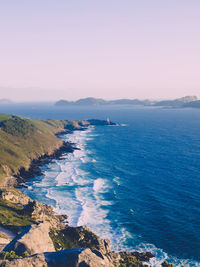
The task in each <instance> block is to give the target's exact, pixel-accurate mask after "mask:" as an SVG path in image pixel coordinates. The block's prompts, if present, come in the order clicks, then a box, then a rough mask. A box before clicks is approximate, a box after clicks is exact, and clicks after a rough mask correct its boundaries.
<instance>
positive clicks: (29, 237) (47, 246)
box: [4, 222, 55, 255]
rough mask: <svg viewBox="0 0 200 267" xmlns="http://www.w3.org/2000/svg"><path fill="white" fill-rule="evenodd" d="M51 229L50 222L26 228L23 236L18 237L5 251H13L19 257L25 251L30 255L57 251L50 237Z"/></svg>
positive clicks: (22, 233)
mask: <svg viewBox="0 0 200 267" xmlns="http://www.w3.org/2000/svg"><path fill="white" fill-rule="evenodd" d="M49 228H50V224H49V223H48V222H44V223H40V224H34V225H31V226H27V227H25V229H24V230H23V231H22V232H21V234H19V235H17V236H16V237H15V238H14V239H13V240H12V241H11V242H10V243H9V244H8V245H7V246H6V247H5V248H4V251H12V250H13V251H15V253H16V254H17V255H23V254H24V252H25V251H27V252H28V253H29V254H30V255H33V254H36V253H41V252H44V251H45V252H50V251H51V252H52V251H55V249H54V245H53V242H52V240H51V238H50V237H49Z"/></svg>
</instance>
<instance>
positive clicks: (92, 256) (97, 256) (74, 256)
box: [0, 248, 113, 267]
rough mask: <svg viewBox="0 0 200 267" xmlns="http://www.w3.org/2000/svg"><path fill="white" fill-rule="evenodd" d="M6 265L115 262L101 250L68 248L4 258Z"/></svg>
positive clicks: (102, 265) (83, 266) (94, 266)
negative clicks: (8, 258)
mask: <svg viewBox="0 0 200 267" xmlns="http://www.w3.org/2000/svg"><path fill="white" fill-rule="evenodd" d="M0 264H1V266H2V265H3V264H5V265H6V267H7V266H8V267H27V266H29V267H33V266H34V267H35V266H37V267H44V266H51V267H58V266H62V267H78V266H80V267H113V264H112V263H111V262H109V260H108V259H107V258H106V257H105V256H104V255H102V254H101V253H100V252H99V251H95V250H94V251H92V250H90V249H89V248H86V249H80V248H79V249H67V250H62V251H58V252H45V253H41V254H37V255H33V256H31V257H26V258H24V259H15V260H12V261H9V260H2V261H0Z"/></svg>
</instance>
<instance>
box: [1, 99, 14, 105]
mask: <svg viewBox="0 0 200 267" xmlns="http://www.w3.org/2000/svg"><path fill="white" fill-rule="evenodd" d="M12 103H13V102H12V101H11V100H9V99H0V105H8V104H12Z"/></svg>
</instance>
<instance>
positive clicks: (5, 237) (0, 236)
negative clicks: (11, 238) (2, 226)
mask: <svg viewBox="0 0 200 267" xmlns="http://www.w3.org/2000/svg"><path fill="white" fill-rule="evenodd" d="M0 238H4V239H8V237H7V235H5V234H4V233H2V232H0Z"/></svg>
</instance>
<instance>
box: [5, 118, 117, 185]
mask: <svg viewBox="0 0 200 267" xmlns="http://www.w3.org/2000/svg"><path fill="white" fill-rule="evenodd" d="M106 124H108V122H107V121H100V120H88V121H80V120H79V121H72V120H62V121H61V120H43V121H41V120H31V119H27V118H23V117H19V116H12V115H5V114H0V151H1V153H0V185H3V183H4V182H5V177H12V176H13V175H17V174H19V171H21V170H22V169H24V171H26V170H28V169H29V168H30V166H31V164H32V162H33V160H37V159H38V158H40V157H41V156H50V155H52V154H54V153H55V151H57V150H58V149H61V148H62V149H68V150H70V149H71V148H70V145H68V146H67V144H64V143H63V141H62V140H61V139H60V138H58V137H57V136H56V135H57V134H58V133H61V132H63V131H64V132H66V131H71V130H74V129H80V128H83V127H85V126H88V125H106ZM109 124H113V123H112V122H109ZM57 152H58V151H57ZM6 180H8V178H7V179H6ZM11 180H14V179H11Z"/></svg>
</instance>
